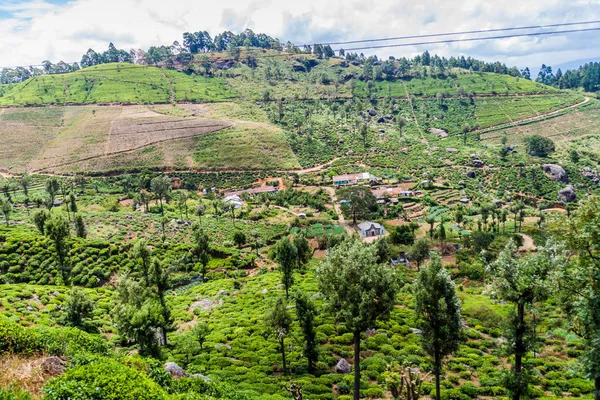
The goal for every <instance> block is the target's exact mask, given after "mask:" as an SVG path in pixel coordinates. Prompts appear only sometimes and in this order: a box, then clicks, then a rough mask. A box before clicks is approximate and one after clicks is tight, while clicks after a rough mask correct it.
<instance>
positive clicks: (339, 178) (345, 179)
mask: <svg viewBox="0 0 600 400" xmlns="http://www.w3.org/2000/svg"><path fill="white" fill-rule="evenodd" d="M379 181H381V178H378V177H376V176H375V175H373V174H370V173H368V172H361V173H358V174H345V175H336V176H334V177H333V184H334V185H336V186H344V185H357V184H359V183H377V182H379Z"/></svg>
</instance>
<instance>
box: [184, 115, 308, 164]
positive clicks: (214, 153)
mask: <svg viewBox="0 0 600 400" xmlns="http://www.w3.org/2000/svg"><path fill="white" fill-rule="evenodd" d="M194 161H195V164H194V166H195V167H196V168H202V169H278V168H280V169H293V168H298V167H299V166H300V165H299V163H298V161H297V160H296V157H295V155H294V153H293V152H292V150H291V148H290V146H289V144H288V143H287V141H286V139H285V136H284V135H283V132H281V130H280V129H279V128H277V127H275V126H273V125H270V124H261V123H252V122H244V123H239V124H238V125H236V126H234V127H233V128H229V129H227V130H224V131H221V132H216V133H211V134H207V135H203V136H200V137H199V138H198V141H197V144H196V151H195V153H194Z"/></svg>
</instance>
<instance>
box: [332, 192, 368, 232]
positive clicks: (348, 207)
mask: <svg viewBox="0 0 600 400" xmlns="http://www.w3.org/2000/svg"><path fill="white" fill-rule="evenodd" d="M337 197H338V198H341V199H344V200H346V203H345V204H343V205H342V211H343V212H345V213H347V214H348V215H351V216H352V221H353V223H355V224H356V219H357V218H365V217H366V216H367V215H368V214H369V212H370V211H371V210H372V209H375V208H376V207H377V199H376V198H375V196H373V193H372V192H371V190H370V189H369V188H368V187H365V186H354V187H350V188H344V189H341V190H339V193H338V195H337Z"/></svg>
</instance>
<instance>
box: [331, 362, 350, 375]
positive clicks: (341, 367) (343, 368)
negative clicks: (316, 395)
mask: <svg viewBox="0 0 600 400" xmlns="http://www.w3.org/2000/svg"><path fill="white" fill-rule="evenodd" d="M350 371H352V365H350V364H349V363H348V361H346V360H345V359H343V358H340V361H338V363H337V364H336V365H335V372H337V373H338V374H348V373H350Z"/></svg>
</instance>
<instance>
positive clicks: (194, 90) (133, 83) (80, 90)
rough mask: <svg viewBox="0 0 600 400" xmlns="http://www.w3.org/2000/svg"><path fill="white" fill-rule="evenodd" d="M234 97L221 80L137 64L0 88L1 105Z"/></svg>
mask: <svg viewBox="0 0 600 400" xmlns="http://www.w3.org/2000/svg"><path fill="white" fill-rule="evenodd" d="M232 97H234V93H233V92H232V91H231V90H228V89H227V88H226V87H225V82H224V81H223V80H221V79H217V78H214V79H206V78H203V77H202V76H191V75H188V74H184V73H181V72H176V71H172V70H161V69H159V68H155V67H146V66H139V65H133V64H119V63H112V64H103V65H97V66H93V67H89V68H84V69H82V70H79V71H76V72H71V73H68V74H64V75H42V76H37V77H34V78H31V79H29V80H27V81H25V82H23V83H21V84H18V85H15V86H14V87H13V88H12V89H9V90H8V91H6V92H5V93H2V90H0V106H29V105H44V104H52V105H67V104H110V103H134V104H153V103H169V102H170V101H193V102H202V101H223V100H226V99H229V98H232Z"/></svg>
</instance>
